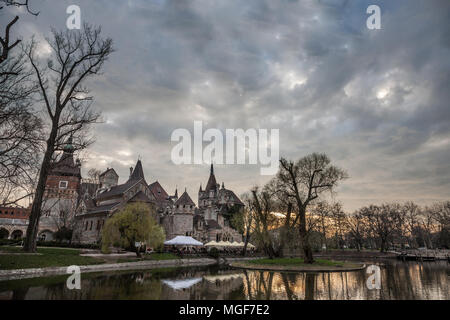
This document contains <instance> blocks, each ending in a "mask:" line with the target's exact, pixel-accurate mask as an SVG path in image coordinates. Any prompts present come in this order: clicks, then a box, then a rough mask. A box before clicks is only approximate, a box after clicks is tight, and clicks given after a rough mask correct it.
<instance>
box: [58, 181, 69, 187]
mask: <svg viewBox="0 0 450 320" xmlns="http://www.w3.org/2000/svg"><path fill="white" fill-rule="evenodd" d="M67 185H68V182H67V181H60V182H59V188H60V189H67Z"/></svg>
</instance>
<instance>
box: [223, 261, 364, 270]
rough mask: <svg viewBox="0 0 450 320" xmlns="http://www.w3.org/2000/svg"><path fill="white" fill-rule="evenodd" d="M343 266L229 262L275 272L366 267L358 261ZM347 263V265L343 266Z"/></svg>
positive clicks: (233, 265)
mask: <svg viewBox="0 0 450 320" xmlns="http://www.w3.org/2000/svg"><path fill="white" fill-rule="evenodd" d="M343 264H344V266H342V267H338V266H317V265H316V266H311V265H301V266H283V265H267V264H253V263H252V264H249V263H240V262H233V263H230V266H231V267H233V268H239V269H248V270H263V271H277V272H350V271H359V270H364V269H365V268H366V264H365V263H360V264H359V265H357V266H351V265H354V264H355V263H353V264H350V263H345V262H343ZM345 264H347V266H345Z"/></svg>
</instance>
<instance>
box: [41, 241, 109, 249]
mask: <svg viewBox="0 0 450 320" xmlns="http://www.w3.org/2000/svg"><path fill="white" fill-rule="evenodd" d="M37 245H38V246H40V247H60V248H74V249H100V246H99V245H98V244H96V243H68V242H58V241H38V242H37Z"/></svg>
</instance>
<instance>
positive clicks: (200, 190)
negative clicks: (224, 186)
mask: <svg viewBox="0 0 450 320" xmlns="http://www.w3.org/2000/svg"><path fill="white" fill-rule="evenodd" d="M198 192H202V184H201V183H200V189H199V190H198Z"/></svg>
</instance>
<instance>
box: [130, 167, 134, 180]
mask: <svg viewBox="0 0 450 320" xmlns="http://www.w3.org/2000/svg"><path fill="white" fill-rule="evenodd" d="M132 174H133V167H130V178H131V175H132Z"/></svg>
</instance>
